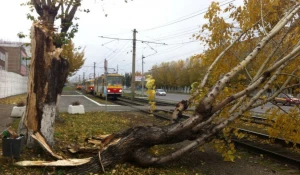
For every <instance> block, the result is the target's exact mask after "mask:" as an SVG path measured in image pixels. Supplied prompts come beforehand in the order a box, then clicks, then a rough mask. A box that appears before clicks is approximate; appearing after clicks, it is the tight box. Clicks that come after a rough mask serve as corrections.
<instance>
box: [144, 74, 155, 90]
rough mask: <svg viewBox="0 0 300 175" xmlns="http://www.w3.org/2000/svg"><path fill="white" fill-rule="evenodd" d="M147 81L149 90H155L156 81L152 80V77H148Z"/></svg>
mask: <svg viewBox="0 0 300 175" xmlns="http://www.w3.org/2000/svg"><path fill="white" fill-rule="evenodd" d="M146 81H147V83H146V87H147V88H148V89H155V80H154V79H153V78H152V76H151V75H147V77H146Z"/></svg>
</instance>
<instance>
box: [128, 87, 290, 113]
mask: <svg viewBox="0 0 300 175" xmlns="http://www.w3.org/2000/svg"><path fill="white" fill-rule="evenodd" d="M125 92H126V93H130V91H129V90H125ZM141 93H142V92H141V91H136V94H141ZM189 96H190V95H189V94H177V93H167V95H166V96H156V97H155V98H156V99H159V100H164V101H171V102H179V101H181V100H186V99H188V98H189ZM278 105H279V107H280V108H282V109H283V110H285V111H288V110H289V109H290V108H291V107H293V106H284V105H282V104H278ZM271 107H275V108H278V107H277V106H275V105H273V104H272V103H266V104H265V105H263V106H260V107H257V108H254V109H252V110H251V111H253V112H256V113H265V112H266V110H268V109H270V108H271Z"/></svg>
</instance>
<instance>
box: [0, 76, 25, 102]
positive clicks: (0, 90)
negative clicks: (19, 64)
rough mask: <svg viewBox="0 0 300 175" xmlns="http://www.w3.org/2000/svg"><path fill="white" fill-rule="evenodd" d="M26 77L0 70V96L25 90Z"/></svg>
mask: <svg viewBox="0 0 300 175" xmlns="http://www.w3.org/2000/svg"><path fill="white" fill-rule="evenodd" d="M27 82H28V77H27V76H26V77H25V76H22V75H19V74H16V73H13V72H7V71H5V70H0V98H5V97H8V96H12V95H18V94H23V93H26V92H27V84H28V83H27Z"/></svg>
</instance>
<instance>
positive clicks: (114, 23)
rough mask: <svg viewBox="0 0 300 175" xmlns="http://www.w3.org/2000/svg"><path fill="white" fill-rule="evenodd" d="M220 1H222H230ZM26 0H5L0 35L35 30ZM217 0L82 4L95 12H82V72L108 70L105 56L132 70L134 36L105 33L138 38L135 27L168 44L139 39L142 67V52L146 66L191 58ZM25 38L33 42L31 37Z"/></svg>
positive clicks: (78, 40)
mask: <svg viewBox="0 0 300 175" xmlns="http://www.w3.org/2000/svg"><path fill="white" fill-rule="evenodd" d="M218 1H219V2H221V4H224V3H226V2H230V0H227V1H226V0H218ZM21 2H25V1H21V0H0V7H1V10H0V15H1V24H2V25H1V27H0V39H3V40H8V41H20V40H19V39H18V37H17V33H19V32H23V33H25V34H29V28H30V26H31V21H29V20H27V19H26V14H27V13H28V12H29V10H28V7H21V6H20V3H21ZM211 2H212V0H134V1H130V0H128V3H125V2H124V0H103V1H100V0H97V1H95V0H84V1H83V3H82V7H81V9H87V8H88V9H89V10H90V13H88V14H87V13H83V12H79V13H77V16H78V17H79V20H78V23H79V32H78V33H77V34H76V37H75V39H74V43H75V45H76V46H81V47H85V57H86V62H85V64H84V67H83V68H82V69H81V70H80V71H79V72H78V73H77V75H82V72H86V77H88V76H89V74H92V73H93V67H92V66H93V64H94V62H96V66H97V69H96V74H97V75H98V74H102V73H103V72H104V70H103V65H104V59H105V58H106V59H107V60H108V67H109V68H114V69H115V70H116V69H117V66H118V68H119V73H121V74H124V73H125V72H126V73H127V72H128V73H129V72H131V70H132V69H131V67H132V52H131V51H132V41H128V40H111V39H104V38H101V37H99V36H106V37H114V38H124V39H132V35H133V34H132V31H133V29H134V28H135V29H136V30H137V31H138V33H137V39H138V40H145V41H151V42H158V43H166V44H167V45H161V44H151V43H149V44H146V43H141V42H137V50H136V51H137V52H136V71H140V72H141V71H142V59H141V58H142V55H144V56H145V57H146V58H145V59H144V62H145V64H144V71H145V72H146V71H148V70H149V69H151V67H152V66H153V65H155V64H160V63H161V62H169V61H173V60H174V61H177V60H180V59H186V58H188V57H190V56H192V55H194V54H197V53H201V52H202V50H203V49H204V46H203V45H201V43H200V42H192V41H195V40H194V39H193V38H192V34H193V33H196V32H198V31H199V30H200V27H201V25H202V24H203V23H204V22H205V20H204V18H203V16H204V14H203V13H204V12H205V11H206V10H207V7H208V6H209V5H210V3H211ZM233 3H234V4H236V3H239V4H241V3H242V0H235V1H233ZM201 13H202V14H201ZM105 14H107V17H105ZM172 23H174V24H172ZM170 24H171V25H170ZM21 41H23V42H28V41H29V39H23V40H21ZM110 41H111V42H110ZM149 55H151V56H149ZM110 71H112V69H110Z"/></svg>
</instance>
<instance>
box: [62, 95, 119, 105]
mask: <svg viewBox="0 0 300 175" xmlns="http://www.w3.org/2000/svg"><path fill="white" fill-rule="evenodd" d="M62 96H66V97H68V96H69V97H84V98H86V99H88V100H90V101H91V102H93V103H95V104H96V105H98V106H120V105H105V104H101V103H98V102H96V101H95V100H92V99H90V98H88V97H87V96H85V95H62Z"/></svg>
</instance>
